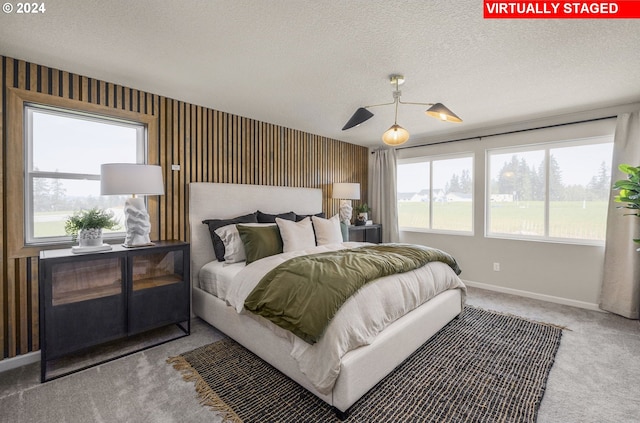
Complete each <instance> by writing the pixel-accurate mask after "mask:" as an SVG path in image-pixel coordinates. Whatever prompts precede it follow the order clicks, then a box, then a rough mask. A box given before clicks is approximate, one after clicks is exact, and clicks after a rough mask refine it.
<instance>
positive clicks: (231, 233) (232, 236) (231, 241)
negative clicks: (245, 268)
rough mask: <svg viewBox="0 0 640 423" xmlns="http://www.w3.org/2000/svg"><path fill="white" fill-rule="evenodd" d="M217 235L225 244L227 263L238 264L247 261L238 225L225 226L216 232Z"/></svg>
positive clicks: (225, 259)
mask: <svg viewBox="0 0 640 423" xmlns="http://www.w3.org/2000/svg"><path fill="white" fill-rule="evenodd" d="M215 233H216V235H218V236H219V237H220V239H221V240H222V243H223V244H224V261H225V263H237V262H239V261H244V260H246V259H247V257H246V255H245V253H244V245H242V240H241V239H240V234H239V233H238V229H237V228H236V225H234V224H231V225H227V226H223V227H221V228H218V229H216V230H215Z"/></svg>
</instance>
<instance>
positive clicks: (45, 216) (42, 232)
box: [33, 211, 124, 238]
mask: <svg viewBox="0 0 640 423" xmlns="http://www.w3.org/2000/svg"><path fill="white" fill-rule="evenodd" d="M71 214H73V212H72V211H69V212H60V211H56V212H38V213H36V215H35V218H36V221H35V222H34V224H33V232H34V233H33V235H34V236H35V237H37V238H39V237H49V236H62V235H64V234H65V232H64V223H65V221H66V220H67V217H68V216H70V215H71ZM122 231H124V225H123V224H121V225H120V227H118V228H114V229H112V230H105V231H104V233H109V232H122Z"/></svg>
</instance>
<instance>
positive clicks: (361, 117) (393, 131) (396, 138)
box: [342, 75, 462, 146]
mask: <svg viewBox="0 0 640 423" xmlns="http://www.w3.org/2000/svg"><path fill="white" fill-rule="evenodd" d="M389 80H390V82H391V84H392V85H395V91H394V92H393V101H392V102H391V103H382V104H372V105H371V106H364V107H359V108H358V110H356V112H355V113H354V114H353V116H351V119H349V121H348V122H347V123H346V124H345V125H344V127H343V128H342V130H343V131H345V130H347V129H351V128H353V127H355V126H358V125H360V124H361V123H364V122H366V121H367V120H369V119H371V118H372V117H373V113H371V112H370V111H369V110H368V109H369V108H370V107H378V106H390V105H392V104H393V105H395V108H396V112H395V119H394V122H393V125H391V127H390V128H389V129H387V130H386V131H385V133H384V134H382V141H384V143H385V144H388V145H392V146H397V145H401V144H404V143H405V142H407V140H408V139H409V136H410V134H409V131H407V130H406V129H404V128H403V127H402V126H400V125H398V105H399V104H410V105H418V106H431V107H429V108H428V109H427V110H426V111H425V114H426V115H427V116H431V117H434V118H436V119H439V120H442V121H445V122H455V123H459V122H462V119H460V118H459V117H458V116H457V115H456V114H455V113H453V112H452V111H451V110H449V109H448V108H447V107H445V106H444V105H443V104H442V103H409V102H404V101H400V96H401V95H402V92H401V91H400V89H399V86H400V85H402V84H403V83H404V76H402V75H391V76H389Z"/></svg>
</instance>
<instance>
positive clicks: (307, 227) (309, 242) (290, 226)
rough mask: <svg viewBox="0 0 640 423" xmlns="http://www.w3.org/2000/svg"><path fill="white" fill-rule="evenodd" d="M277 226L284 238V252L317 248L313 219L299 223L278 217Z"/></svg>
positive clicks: (306, 218)
mask: <svg viewBox="0 0 640 423" xmlns="http://www.w3.org/2000/svg"><path fill="white" fill-rule="evenodd" d="M276 224H277V225H278V229H280V236H281V237H282V251H283V252H285V253H288V252H289V251H297V250H306V249H307V248H311V247H315V246H316V238H315V235H314V234H313V226H312V225H311V219H309V218H308V217H305V218H304V219H302V220H301V221H299V222H294V221H292V220H286V219H280V218H279V217H276Z"/></svg>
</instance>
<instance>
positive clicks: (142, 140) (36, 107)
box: [23, 102, 148, 246]
mask: <svg viewBox="0 0 640 423" xmlns="http://www.w3.org/2000/svg"><path fill="white" fill-rule="evenodd" d="M23 107H24V110H23V116H24V124H25V126H24V147H25V152H24V158H25V163H24V169H25V180H24V182H25V184H24V192H25V203H24V222H25V228H24V229H25V234H24V236H25V245H29V246H38V245H51V244H63V243H68V242H71V240H72V238H71V236H68V235H61V236H48V237H35V236H34V232H35V211H34V202H33V201H34V199H33V186H34V184H33V181H34V179H35V178H38V177H40V178H48V179H68V180H89V181H99V180H100V174H90V173H70V172H52V171H36V170H34V169H33V168H32V166H33V156H34V150H33V114H34V112H36V113H46V114H50V115H54V116H60V117H64V118H73V119H79V120H85V121H90V122H98V123H101V124H107V123H113V124H117V125H120V126H127V127H130V128H134V129H135V130H136V163H140V164H144V163H145V162H146V158H147V150H148V149H147V144H148V141H147V128H146V125H144V124H143V123H140V122H136V121H131V120H128V119H122V118H115V117H112V116H105V115H102V114H97V113H89V112H85V111H78V110H70V109H66V108H61V107H54V106H46V105H42V104H37V103H31V102H25V103H24V106H23ZM145 203H146V197H145ZM124 236H125V232H124V231H120V232H110V233H105V234H104V238H105V239H106V240H115V239H120V238H124Z"/></svg>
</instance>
